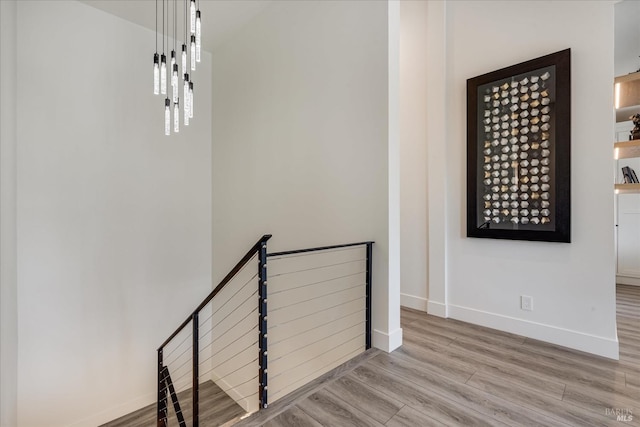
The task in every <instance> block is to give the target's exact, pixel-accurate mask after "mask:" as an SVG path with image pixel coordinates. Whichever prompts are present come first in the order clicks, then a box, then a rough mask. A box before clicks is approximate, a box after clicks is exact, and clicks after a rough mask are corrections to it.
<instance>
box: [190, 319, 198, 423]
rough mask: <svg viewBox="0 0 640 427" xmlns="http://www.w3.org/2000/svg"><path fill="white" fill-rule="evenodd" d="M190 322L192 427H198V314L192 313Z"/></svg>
mask: <svg viewBox="0 0 640 427" xmlns="http://www.w3.org/2000/svg"><path fill="white" fill-rule="evenodd" d="M191 321H192V322H193V336H192V338H193V357H192V359H193V360H192V362H193V368H192V373H193V424H192V425H193V427H198V425H199V421H200V420H199V413H198V409H199V400H200V399H199V393H198V392H199V386H200V381H199V379H198V355H199V353H200V352H199V350H198V312H197V311H196V312H195V313H193V316H192V317H191Z"/></svg>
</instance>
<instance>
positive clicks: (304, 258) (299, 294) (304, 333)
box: [157, 235, 373, 427]
mask: <svg viewBox="0 0 640 427" xmlns="http://www.w3.org/2000/svg"><path fill="white" fill-rule="evenodd" d="M270 237H271V236H270V235H265V236H263V237H262V238H261V239H260V240H259V241H258V242H257V243H256V244H255V245H254V246H253V247H252V248H251V249H250V250H249V251H248V252H247V253H246V255H245V256H244V257H243V258H242V259H241V260H240V262H238V264H237V265H236V266H235V267H234V268H233V269H232V270H231V272H230V273H229V274H228V275H227V276H226V277H225V278H224V279H223V280H222V281H221V282H220V284H219V285H218V286H216V288H215V289H214V290H213V291H212V292H211V293H210V294H209V295H208V296H207V297H206V298H205V299H204V300H203V301H202V303H201V304H199V305H198V307H197V308H196V309H195V310H194V311H193V312H192V313H191V315H190V316H189V317H187V318H186V319H185V321H184V322H182V324H181V325H180V326H179V327H178V328H177V329H176V330H175V331H174V332H173V333H172V334H171V335H170V336H169V338H167V339H166V340H165V342H163V343H162V345H161V346H160V347H159V348H158V403H157V425H158V427H169V426H174V425H177V426H180V427H186V426H187V425H190V426H194V427H199V426H200V425H203V426H204V425H220V424H223V423H225V422H227V421H231V420H233V419H237V418H239V417H240V416H244V415H246V414H247V413H251V412H255V411H257V410H259V409H261V408H266V407H267V404H268V403H269V402H273V401H276V400H277V399H279V398H281V397H283V396H285V395H286V394H288V393H290V392H291V391H293V390H295V389H297V388H299V387H300V386H302V385H304V384H306V383H307V382H309V381H311V380H313V379H314V378H317V377H318V376H320V375H322V374H324V373H326V372H328V371H329V370H331V369H333V368H335V367H337V366H339V365H340V364H342V363H344V362H346V361H348V360H349V359H351V358H353V357H354V356H356V355H357V354H359V353H361V352H363V351H365V350H366V349H368V348H370V347H371V267H372V247H373V242H362V243H349V244H344V245H334V246H323V247H318V248H308V249H298V250H293V251H285V252H274V253H270V254H268V253H267V241H268V240H269V238H270ZM267 260H268V265H269V278H268V281H267ZM267 283H268V288H269V289H268V291H269V298H268V299H267ZM267 301H268V302H269V315H268V316H267ZM267 320H268V322H267ZM267 337H268V348H267ZM267 350H268V351H267ZM267 368H268V369H267ZM267 373H268V375H267ZM267 377H268V378H269V382H267ZM267 397H268V398H267ZM222 413H224V415H221V414H222ZM225 417H226V418H225Z"/></svg>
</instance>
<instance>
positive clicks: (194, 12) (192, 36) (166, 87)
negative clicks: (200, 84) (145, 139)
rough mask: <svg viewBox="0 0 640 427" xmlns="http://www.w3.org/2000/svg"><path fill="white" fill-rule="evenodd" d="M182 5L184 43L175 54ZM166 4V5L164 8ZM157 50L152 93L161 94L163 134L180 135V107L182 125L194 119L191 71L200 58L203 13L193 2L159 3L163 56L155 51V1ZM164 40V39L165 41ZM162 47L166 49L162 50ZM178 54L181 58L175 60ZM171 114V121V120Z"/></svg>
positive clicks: (174, 0)
mask: <svg viewBox="0 0 640 427" xmlns="http://www.w3.org/2000/svg"><path fill="white" fill-rule="evenodd" d="M170 1H173V16H172V19H173V22H172V23H173V40H172V41H173V46H171V40H170V38H169V31H171V27H170V22H171V21H170V20H169V19H170V18H171V10H170V6H171V5H170V4H169V2H170ZM180 1H183V2H184V9H183V12H184V16H183V17H184V40H183V42H182V46H181V47H182V49H181V51H178V49H177V48H178V22H179V21H178V8H179V7H178V2H180ZM165 2H167V4H166V6H165ZM155 7H156V10H155V12H156V50H155V53H154V54H153V93H154V95H159V94H162V95H164V107H165V108H164V133H165V135H170V134H171V127H172V126H171V121H172V119H173V132H174V133H178V132H180V114H181V112H180V108H181V107H182V114H183V120H184V125H185V126H188V125H189V121H190V119H192V118H193V111H194V102H193V87H194V82H193V72H194V71H195V69H196V63H197V62H200V61H201V55H202V53H201V52H202V14H201V12H200V4H199V1H198V5H197V7H196V0H162V34H161V36H162V53H159V52H158V0H156V4H155ZM165 39H166V40H165ZM165 47H166V48H167V50H165ZM167 52H170V55H169V56H170V57H169V58H167V56H168V55H167ZM178 55H180V58H178ZM180 75H182V80H183V85H182V86H183V88H182V102H180V88H179V80H180V79H179V76H180ZM171 114H173V118H172V117H171Z"/></svg>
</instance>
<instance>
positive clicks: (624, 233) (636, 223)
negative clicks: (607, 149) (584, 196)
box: [614, 122, 640, 285]
mask: <svg viewBox="0 0 640 427" xmlns="http://www.w3.org/2000/svg"><path fill="white" fill-rule="evenodd" d="M632 127H633V125H632V124H631V122H623V123H618V124H617V125H616V136H617V140H618V141H621V142H618V143H616V144H614V156H615V158H616V162H615V163H616V183H615V189H616V196H615V199H616V200H615V202H616V256H617V263H616V273H617V282H618V283H623V284H629V285H640V184H624V180H623V179H622V171H621V170H622V167H624V166H629V167H631V168H632V169H633V170H635V171H636V174H640V140H635V141H627V140H628V139H629V130H630V129H631V128H632Z"/></svg>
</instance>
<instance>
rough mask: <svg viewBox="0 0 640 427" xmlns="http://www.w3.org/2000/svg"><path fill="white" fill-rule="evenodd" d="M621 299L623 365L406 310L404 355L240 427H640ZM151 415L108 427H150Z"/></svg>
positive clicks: (348, 368) (629, 325) (636, 330)
mask: <svg viewBox="0 0 640 427" xmlns="http://www.w3.org/2000/svg"><path fill="white" fill-rule="evenodd" d="M617 294H618V338H619V340H620V360H619V361H613V360H609V359H605V358H601V357H597V356H591V355H588V354H585V353H580V352H578V351H573V350H569V349H565V348H562V347H559V346H554V345H551V344H547V343H543V342H539V341H535V340H532V339H528V338H524V337H521V336H517V335H512V334H508V333H505V332H500V331H496V330H492V329H487V328H482V327H479V326H474V325H470V324H466V323H463V322H459V321H456V320H451V319H441V318H438V317H433V316H428V315H426V314H424V313H422V312H418V311H414V310H409V309H402V328H403V332H404V343H403V345H402V347H401V348H400V349H398V350H396V351H394V352H393V353H391V354H387V353H384V352H381V351H378V350H369V351H367V352H366V353H363V354H361V355H360V356H358V357H356V358H355V359H353V360H351V361H349V362H347V363H346V364H344V365H342V366H340V367H338V368H337V369H335V370H333V371H331V372H329V373H327V374H325V375H323V376H322V377H320V378H319V379H317V380H315V381H313V382H312V383H311V384H307V385H306V386H304V387H302V388H300V389H298V390H297V391H295V392H293V393H292V394H290V395H288V396H286V397H284V398H282V399H280V400H279V401H277V402H275V403H274V404H272V405H270V406H269V408H268V409H266V410H263V411H260V412H258V413H256V414H254V415H253V416H251V417H249V418H246V419H244V420H241V421H239V422H238V423H236V424H235V425H236V426H238V427H249V426H265V427H287V426H291V427H304V426H332V427H333V426H392V427H397V426H411V427H418V426H419V427H422V426H442V425H448V426H476V425H477V426H522V425H526V426H579V427H586V426H618V427H620V426H624V425H634V426H640V287H633V286H624V285H618V292H617ZM215 394H216V393H212V396H213V395H215ZM202 405H203V406H201V408H204V406H205V405H207V403H205V401H204V400H203V403H202ZM145 410H146V413H145V414H142V413H141V411H138V412H137V413H134V414H131V415H128V416H127V417H123V418H121V419H120V420H116V421H115V422H113V423H109V424H107V426H109V427H120V426H135V427H138V426H140V427H143V426H153V425H154V423H155V406H152V407H149V408H145ZM145 410H142V411H145ZM201 410H202V409H201ZM207 410H212V408H211V406H207ZM615 410H618V411H619V413H620V414H622V415H627V416H631V417H632V420H631V421H627V422H623V421H616V416H615V414H613V413H612V412H614V411H615ZM136 414H137V415H136ZM214 418H215V417H214ZM214 418H209V419H208V421H210V422H211V421H215V419H214ZM627 419H629V418H627ZM217 422H218V423H219V422H220V419H218V421H217ZM201 425H205V424H201ZM207 425H208V424H207Z"/></svg>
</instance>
